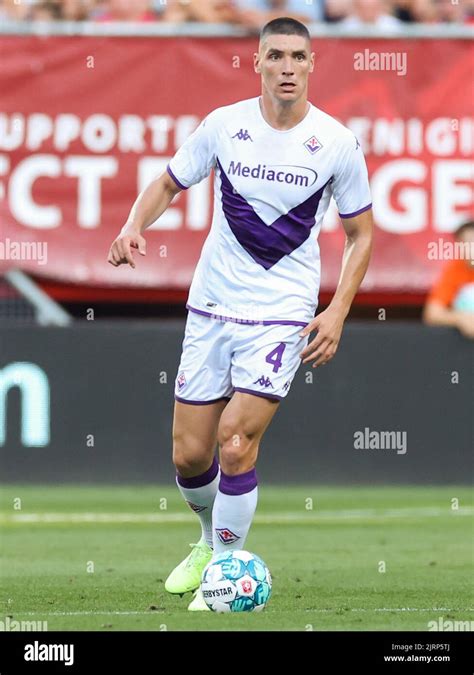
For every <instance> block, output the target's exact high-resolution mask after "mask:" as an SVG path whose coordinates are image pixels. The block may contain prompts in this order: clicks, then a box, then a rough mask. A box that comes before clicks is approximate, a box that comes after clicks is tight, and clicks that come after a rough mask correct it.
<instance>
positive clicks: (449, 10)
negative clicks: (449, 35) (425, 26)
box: [433, 0, 465, 23]
mask: <svg viewBox="0 0 474 675" xmlns="http://www.w3.org/2000/svg"><path fill="white" fill-rule="evenodd" d="M433 4H434V6H435V12H436V21H438V22H440V23H462V22H463V21H464V14H465V11H464V3H463V2H462V0H460V1H459V2H456V3H454V2H452V0H433Z"/></svg>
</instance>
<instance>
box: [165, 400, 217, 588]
mask: <svg viewBox="0 0 474 675" xmlns="http://www.w3.org/2000/svg"><path fill="white" fill-rule="evenodd" d="M226 404H227V400H220V401H217V402H215V403H209V404H206V405H193V404H189V403H181V402H179V401H175V409H174V419H173V462H174V465H175V467H176V484H177V486H178V489H179V491H180V492H181V494H182V496H183V498H184V500H185V501H186V503H187V504H188V506H189V507H190V508H191V509H192V510H193V511H194V513H196V515H197V516H198V518H199V520H200V522H201V531H202V535H201V539H200V540H199V542H198V543H197V544H192V545H191V546H192V551H191V553H190V554H189V555H188V556H187V557H186V558H185V560H183V561H182V562H181V563H180V564H179V565H178V566H177V567H175V569H174V570H173V571H172V572H171V574H170V575H169V577H168V578H167V580H166V582H165V588H166V590H167V591H168V592H169V593H178V594H180V595H181V594H183V593H186V592H188V591H193V590H195V589H196V588H197V587H198V586H199V582H200V578H201V573H202V570H203V569H204V567H205V565H207V563H208V562H209V560H210V559H211V556H212V508H213V505H214V499H215V497H216V494H217V489H218V485H219V478H220V474H219V464H218V462H217V459H216V456H215V449H216V443H217V428H218V424H219V419H220V416H221V414H222V411H223V410H224V408H225V406H226Z"/></svg>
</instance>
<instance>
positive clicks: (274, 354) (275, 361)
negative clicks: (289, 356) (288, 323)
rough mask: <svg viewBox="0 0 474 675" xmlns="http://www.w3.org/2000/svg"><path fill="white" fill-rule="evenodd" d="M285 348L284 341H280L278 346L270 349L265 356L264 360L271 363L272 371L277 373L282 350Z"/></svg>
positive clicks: (280, 362)
mask: <svg viewBox="0 0 474 675" xmlns="http://www.w3.org/2000/svg"><path fill="white" fill-rule="evenodd" d="M285 349H286V344H285V343H284V342H280V344H279V345H278V347H275V349H272V351H271V352H269V353H268V354H267V355H266V357H265V361H266V362H267V363H271V364H272V366H273V372H274V373H278V370H279V369H280V366H281V364H282V357H283V352H284V351H285Z"/></svg>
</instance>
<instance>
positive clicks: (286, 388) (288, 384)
mask: <svg viewBox="0 0 474 675" xmlns="http://www.w3.org/2000/svg"><path fill="white" fill-rule="evenodd" d="M290 385H291V382H290V380H288V381H287V382H285V384H284V385H283V389H284V390H285V391H287V390H288V389H289V388H290Z"/></svg>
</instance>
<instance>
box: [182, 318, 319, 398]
mask: <svg viewBox="0 0 474 675" xmlns="http://www.w3.org/2000/svg"><path fill="white" fill-rule="evenodd" d="M303 327H304V324H302V323H301V322H298V323H296V322H291V321H288V322H286V323H284V324H282V323H275V324H270V325H262V323H253V324H252V323H240V322H237V321H236V320H234V321H229V320H226V321H224V320H221V319H219V318H213V317H209V316H206V315H202V314H198V313H197V312H195V311H189V312H188V317H187V320H186V328H185V333H184V340H183V350H182V354H181V360H180V363H179V367H178V374H177V376H176V380H175V391H174V397H175V399H176V400H177V401H181V402H182V403H193V404H196V405H200V404H206V403H215V402H216V401H219V400H221V399H230V398H231V397H232V394H233V393H234V391H241V392H247V393H250V394H255V395H256V396H263V397H266V398H270V399H274V400H277V401H279V400H281V399H283V398H284V397H285V396H286V395H287V394H288V391H289V389H290V386H291V382H292V380H293V378H294V376H295V374H296V371H297V370H298V367H299V366H300V364H301V358H300V356H299V355H300V352H301V351H302V350H303V349H304V348H305V347H306V345H307V343H308V339H309V336H308V335H306V336H305V337H300V336H299V333H300V331H301V330H302V328H303Z"/></svg>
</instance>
